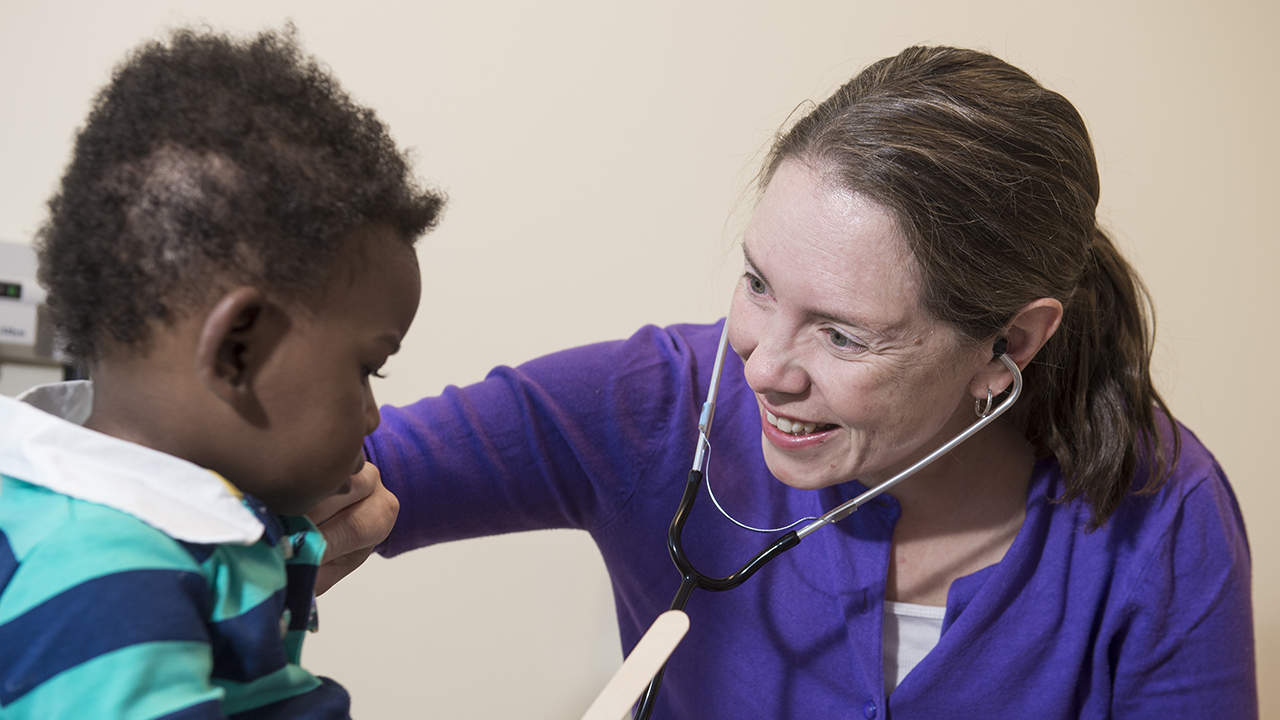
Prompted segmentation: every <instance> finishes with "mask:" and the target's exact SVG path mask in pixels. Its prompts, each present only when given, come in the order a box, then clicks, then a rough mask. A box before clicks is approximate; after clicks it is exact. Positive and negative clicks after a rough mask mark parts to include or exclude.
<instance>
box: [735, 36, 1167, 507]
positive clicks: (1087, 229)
mask: <svg viewBox="0 0 1280 720" xmlns="http://www.w3.org/2000/svg"><path fill="white" fill-rule="evenodd" d="M787 159H797V160H801V161H805V162H811V163H818V164H820V165H821V167H823V168H825V169H827V170H828V171H829V172H830V174H831V177H832V178H833V179H836V180H837V181H839V182H841V183H842V184H844V185H845V186H846V187H847V188H848V189H850V190H853V191H855V192H860V193H864V194H866V195H867V196H868V197H871V198H873V199H874V200H876V201H877V202H879V203H880V204H881V205H882V206H884V207H885V208H886V209H887V210H889V212H890V213H891V214H892V215H893V216H894V217H895V219H896V221H897V223H898V226H899V228H900V230H901V231H902V232H903V234H904V235H905V236H906V239H907V242H908V244H909V245H910V248H911V250H912V253H913V255H914V257H915V258H916V261H917V263H918V265H919V270H920V276H921V278H922V280H923V282H922V290H921V293H922V302H923V304H924V306H925V308H926V310H927V311H928V312H930V313H931V314H932V315H934V316H935V317H937V318H938V319H940V320H942V321H945V322H948V323H950V324H952V325H953V326H955V327H956V328H957V329H958V330H959V331H960V333H961V334H962V335H963V336H965V337H967V338H970V339H972V340H974V341H983V342H990V341H992V340H994V339H995V337H996V336H998V335H999V334H1000V333H1001V332H1002V331H1003V329H1004V328H1005V327H1006V326H1007V324H1008V323H1009V322H1010V321H1011V320H1012V319H1013V318H1014V316H1015V315H1016V314H1017V312H1018V311H1019V310H1020V309H1021V308H1022V307H1024V306H1025V305H1026V304H1027V303H1029V302H1031V301H1033V300H1036V299H1038V298H1042V297H1051V298H1056V299H1057V300H1059V301H1060V302H1062V304H1063V307H1064V315H1063V319H1062V324H1061V326H1060V327H1059V329H1058V332H1057V333H1056V334H1055V335H1054V336H1053V337H1052V338H1051V339H1050V340H1049V342H1048V343H1047V344H1046V345H1045V347H1044V348H1043V349H1042V350H1041V351H1040V352H1039V353H1038V354H1037V355H1036V357H1035V358H1034V359H1033V360H1032V362H1031V364H1030V365H1028V367H1027V369H1026V371H1025V381H1026V389H1025V390H1024V393H1025V394H1024V396H1023V398H1022V399H1021V400H1020V401H1019V402H1018V403H1017V404H1016V405H1015V406H1014V407H1013V408H1012V409H1011V410H1010V412H1009V416H1010V417H1011V418H1012V421H1013V422H1014V423H1016V424H1017V425H1018V427H1020V428H1021V429H1022V431H1023V432H1024V433H1025V435H1026V437H1027V439H1028V440H1029V441H1030V442H1031V443H1032V445H1033V446H1034V447H1035V449H1036V451H1037V453H1038V454H1039V455H1040V456H1042V457H1043V456H1053V457H1055V458H1056V459H1057V460H1058V462H1059V464H1060V465H1061V467H1062V472H1063V476H1064V477H1065V478H1066V490H1065V492H1064V494H1063V497H1062V499H1063V500H1064V501H1065V500H1070V499H1073V498H1076V497H1083V498H1085V500H1086V501H1087V502H1088V503H1089V504H1090V507H1091V509H1092V511H1093V515H1092V522H1091V526H1092V527H1097V526H1099V525H1101V524H1102V523H1103V522H1105V521H1106V519H1107V518H1108V517H1110V516H1111V514H1112V513H1113V512H1114V511H1115V510H1116V508H1117V507H1118V506H1119V505H1120V502H1121V501H1122V500H1123V498H1124V496H1125V494H1126V493H1127V492H1128V491H1129V489H1130V486H1131V485H1132V484H1133V483H1134V480H1135V477H1136V476H1137V475H1138V474H1139V466H1140V464H1145V463H1148V462H1152V461H1154V467H1153V468H1149V469H1148V470H1147V471H1145V474H1146V479H1145V481H1144V482H1143V483H1141V485H1142V489H1143V490H1144V491H1154V490H1155V489H1156V488H1157V487H1159V485H1160V484H1161V483H1162V482H1163V481H1164V480H1165V479H1166V477H1167V474H1168V472H1169V471H1170V470H1171V469H1172V465H1173V462H1175V461H1176V460H1174V459H1176V457H1177V455H1178V452H1179V450H1180V440H1179V437H1178V434H1177V432H1168V430H1169V429H1170V428H1171V426H1172V416H1171V415H1170V414H1169V411H1168V408H1167V407H1166V405H1165V403H1164V400H1163V399H1161V397H1160V395H1159V393H1157V392H1156V390H1155V387H1154V386H1153V384H1152V381H1151V375H1150V359H1151V349H1152V343H1153V321H1152V320H1151V319H1150V318H1151V305H1150V298H1149V296H1148V294H1147V291H1146V289H1145V287H1144V286H1143V285H1142V281H1141V280H1140V279H1139V278H1138V276H1137V274H1136V273H1135V272H1134V270H1133V268H1132V267H1130V265H1129V264H1128V262H1126V261H1125V259H1124V258H1123V257H1122V256H1121V255H1120V253H1119V251H1118V250H1117V249H1116V247H1115V245H1114V244H1113V243H1112V242H1111V239H1110V238H1108V237H1107V235H1106V234H1105V233H1104V232H1103V231H1102V230H1101V229H1100V228H1099V227H1098V225H1097V220H1096V216H1095V211H1096V209H1097V205H1098V196H1099V181H1098V170H1097V163H1096V161H1095V159H1094V154H1093V146H1092V143H1091V142H1090V140H1089V133H1088V131H1087V130H1086V129H1085V124H1084V120H1083V119H1082V118H1081V117H1080V114H1079V113H1078V112H1076V109H1075V108H1074V107H1073V106H1072V105H1071V103H1070V102H1068V101H1067V99H1066V98H1064V97H1062V96H1061V95H1059V94H1058V93H1056V92H1053V91H1051V90H1048V89H1046V88H1044V87H1042V86H1041V85H1040V84H1039V83H1037V82H1036V81H1035V79H1033V78H1032V77H1031V76H1030V75H1028V74H1027V73H1025V72H1023V71H1022V70H1019V69H1018V68H1015V67H1013V66H1012V65H1009V64H1008V63H1006V62H1004V61H1003V60H1000V59H998V58H995V57H992V56H991V55H988V54H985V53H981V52H977V51H973V50H962V49H956V48H948V47H912V48H908V49H906V50H904V51H902V52H901V53H900V54H898V55H897V56H895V57H891V58H887V59H885V60H881V61H879V62H877V63H875V64H873V65H871V66H870V67H868V68H867V69H865V70H864V71H863V72H861V73H859V74H858V75H857V76H856V77H854V78H853V79H852V80H850V81H849V82H848V83H846V84H845V85H844V86H843V87H841V88H840V89H839V90H838V91H836V93H835V94H834V95H832V96H831V97H830V98H828V99H827V100H825V101H823V102H822V103H821V104H820V105H818V107H817V108H815V109H814V110H813V111H812V112H810V113H809V114H808V115H806V116H805V117H803V118H801V119H800V120H799V121H798V122H796V123H795V124H794V125H793V126H792V127H791V128H790V129H788V130H787V131H786V132H784V133H782V134H781V135H780V137H779V138H778V139H777V141H776V142H775V143H774V146H773V148H772V150H771V151H770V153H769V156H768V158H767V160H766V162H765V167H764V169H763V171H762V174H761V183H760V187H761V188H763V187H764V186H765V185H767V184H768V181H769V180H770V179H771V178H772V177H773V174H774V172H775V171H776V170H777V168H778V166H779V165H780V164H781V163H782V162H783V161H784V160H787ZM1157 406H1158V407H1159V408H1160V409H1161V410H1162V411H1163V413H1164V418H1163V419H1162V424H1164V423H1167V424H1168V425H1167V427H1166V428H1165V429H1164V430H1162V429H1161V428H1160V427H1159V426H1158V425H1157V417H1158V415H1157V413H1156V411H1155V408H1156V407H1157ZM1170 441H1172V445H1173V448H1172V453H1169V452H1168V449H1169V448H1168V447H1167V446H1168V445H1169V443H1170Z"/></svg>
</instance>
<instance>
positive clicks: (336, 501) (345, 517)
mask: <svg viewBox="0 0 1280 720" xmlns="http://www.w3.org/2000/svg"><path fill="white" fill-rule="evenodd" d="M399 514H400V501H399V500H397V499H396V496H395V495H392V494H391V491H390V490H388V489H387V488H386V487H384V486H383V484H382V473H379V472H378V468H376V467H374V466H373V465H372V464H371V463H367V462H366V463H365V464H364V466H363V467H361V468H360V472H358V473H356V474H355V475H352V476H351V489H350V490H348V491H347V492H345V493H343V494H342V495H335V496H333V497H331V498H329V499H328V500H325V501H324V502H322V503H320V504H319V505H316V506H315V507H314V508H312V509H311V512H309V513H307V517H309V518H311V521H312V522H314V523H315V524H316V525H317V526H318V527H319V528H320V531H321V532H322V533H324V539H325V542H326V544H327V548H326V549H325V551H324V558H323V560H322V562H321V565H320V567H319V570H318V572H317V574H316V594H317V595H319V594H321V593H323V592H324V591H326V590H328V589H329V588H331V587H333V585H334V584H335V583H337V582H338V581H339V580H341V579H342V578H344V577H346V576H347V575H348V574H349V573H351V571H353V570H355V569H356V568H358V567H360V565H361V564H362V563H364V561H365V560H367V559H368V558H369V555H370V554H372V553H373V549H374V547H376V546H377V545H378V543H380V542H382V541H383V540H386V539H387V535H389V534H391V527H392V526H393V525H395V524H396V516H397V515H399Z"/></svg>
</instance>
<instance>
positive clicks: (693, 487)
mask: <svg viewBox="0 0 1280 720" xmlns="http://www.w3.org/2000/svg"><path fill="white" fill-rule="evenodd" d="M728 341H729V323H728V322H727V321H726V322H725V326H724V330H723V331H722V332H721V333H720V344H719V345H718V347H717V348H716V359H715V364H714V365H713V367H712V370H711V384H710V387H709V388H708V389H707V401H706V402H705V403H703V404H702V413H701V415H700V416H699V418H698V445H697V449H696V450H695V451H694V456H693V468H692V469H691V470H690V471H689V478H688V480H686V481H685V487H684V494H683V495H682V496H681V498H680V507H679V508H678V509H677V510H676V514H675V517H673V518H672V519H671V525H670V527H669V528H668V529H667V550H668V552H669V553H670V554H671V560H672V562H674V563H675V565H676V569H678V570H679V571H680V576H681V578H680V588H679V589H678V590H677V591H676V596H675V598H674V599H673V600H672V601H671V607H670V609H671V610H684V608H685V605H686V604H687V603H688V602H689V596H690V595H691V594H693V590H694V589H695V588H702V589H704V590H711V591H716V592H723V591H725V590H732V589H733V588H736V587H738V586H739V585H741V584H742V583H744V582H746V581H747V580H748V579H749V578H750V577H751V576H752V575H754V574H755V573H756V571H757V570H759V569H760V568H762V567H764V566H765V565H766V564H767V563H769V562H770V561H772V560H773V559H774V558H776V557H778V556H779V555H781V554H782V553H784V552H786V551H788V550H790V549H791V548H793V547H795V546H797V545H799V544H800V541H801V540H803V539H804V538H805V537H807V536H808V535H810V534H812V533H813V532H814V531H816V530H818V529H819V528H822V527H825V526H827V525H830V524H831V523H834V522H837V521H839V520H843V519H844V518H846V517H848V516H849V515H851V514H853V513H854V512H856V511H857V509H858V508H860V507H862V506H863V505H865V504H867V503H868V502H870V501H871V500H872V499H874V498H875V497H876V496H878V495H880V494H881V493H883V492H885V491H887V490H889V489H890V488H892V487H893V486H895V485H897V484H898V483H900V482H902V481H903V480H906V479H907V478H909V477H911V476H912V475H915V474H916V473H917V472H920V471H921V470H923V469H924V468H925V467H927V466H928V465H930V464H932V463H933V462H934V461H936V460H937V459H938V458H940V457H942V456H943V455H945V454H947V453H948V452H950V451H951V450H953V449H954V448H955V447H956V446H957V445H959V444H960V443H962V442H964V441H965V440H968V439H969V438H970V437H973V435H974V434H975V433H977V432H978V431H979V430H981V429H982V428H984V427H986V426H987V425H990V424H991V423H992V422H995V420H996V418H998V417H1000V416H1001V415H1003V414H1004V412H1005V411H1006V410H1008V409H1009V408H1010V407H1012V406H1013V403H1014V402H1015V401H1017V399H1018V396H1019V395H1021V394H1022V372H1021V371H1020V370H1019V369H1018V365H1017V363H1015V362H1013V360H1012V359H1010V358H1009V356H1008V355H1007V354H1005V353H1004V352H1000V354H999V356H998V357H999V360H1000V362H1001V363H1003V364H1004V366H1005V368H1006V369H1007V370H1009V372H1010V373H1012V375H1013V385H1012V387H1011V388H1010V390H1009V395H1008V397H1006V398H1005V399H1004V401H1003V402H1001V403H1000V404H999V405H998V406H996V407H995V408H994V409H993V410H992V411H991V412H990V413H988V414H987V415H985V416H983V417H981V418H979V419H978V420H977V422H974V423H972V424H970V425H969V427H967V428H965V429H964V430H963V431H961V432H960V433H958V434H957V435H956V436H955V437H953V438H951V439H950V440H948V441H947V442H945V443H943V444H942V445H940V446H939V447H938V448H937V449H935V450H934V451H933V452H931V453H929V454H928V455H926V456H924V457H923V458H921V459H920V460H918V461H916V462H915V463H913V464H912V465H911V466H910V467H908V468H906V469H905V470H902V471H901V472H899V473H898V474H896V475H894V476H893V477H891V478H889V479H888V480H885V481H884V482H882V483H880V484H878V485H876V486H874V487H872V488H870V489H868V490H867V491H866V492H863V493H862V494H860V495H858V496H857V497H855V498H853V499H852V500H849V501H848V502H845V503H843V504H841V505H839V506H838V507H835V508H833V509H832V510H830V511H828V512H827V513H825V514H823V515H822V516H821V517H818V518H817V519H815V520H814V521H813V522H811V523H809V524H808V525H805V526H804V527H802V528H800V529H799V530H792V531H790V532H788V533H786V534H785V535H783V536H782V537H780V538H778V539H777V540H776V541H775V542H774V543H773V544H772V545H770V546H769V547H766V548H765V549H764V550H761V551H760V552H759V553H757V554H756V555H755V557H753V558H751V559H750V560H748V561H747V562H746V564H744V565H743V566H742V567H741V568H739V569H738V571H737V572H735V573H733V574H732V575H729V576H727V577H722V578H717V577H710V576H708V575H704V574H703V573H701V572H699V571H698V569H697V568H695V567H694V566H693V562H692V561H691V560H690V559H689V557H688V555H686V554H685V551H684V545H683V542H682V540H681V535H682V533H683V532H684V526H685V523H686V522H687V521H688V520H689V514H690V513H691V512H692V510H693V503H694V501H695V500H696V499H697V498H698V491H699V490H700V489H701V486H702V480H703V476H704V468H705V463H706V462H707V451H708V450H709V449H710V441H709V440H708V439H707V438H708V436H709V433H710V432H711V420H712V418H713V417H714V415H715V403H716V395H717V393H718V390H719V387H720V375H721V372H722V371H723V370H724V358H725V354H726V352H727V349H728V345H729V342H728ZM665 672H666V666H665V665H664V666H663V668H662V669H661V670H659V671H658V672H657V674H655V675H654V676H653V680H652V681H651V682H650V683H649V688H648V690H646V691H645V694H644V697H643V698H641V700H640V704H639V705H638V706H637V708H636V712H635V715H634V716H633V720H648V717H649V715H650V714H651V713H652V712H653V705H654V702H655V700H656V699H657V696H658V688H659V687H661V685H662V676H663V674H664V673H665Z"/></svg>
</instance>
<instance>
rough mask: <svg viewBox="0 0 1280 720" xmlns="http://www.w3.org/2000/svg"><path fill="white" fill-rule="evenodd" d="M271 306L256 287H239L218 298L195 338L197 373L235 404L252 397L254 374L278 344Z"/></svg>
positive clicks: (201, 379)
mask: <svg viewBox="0 0 1280 720" xmlns="http://www.w3.org/2000/svg"><path fill="white" fill-rule="evenodd" d="M269 314H270V306H269V305H268V303H267V301H266V298H265V297H264V296H263V295H262V293H261V292H260V291H259V290H258V289H257V288H252V287H238V288H235V289H234V290H231V291H230V292H228V293H227V294H225V295H223V296H222V297H221V298H219V299H218V300H217V302H215V303H214V304H213V305H212V307H210V309H209V311H208V313H207V314H206V315H205V317H204V322H203V324H202V325H201V327H200V337H199V339H198V340H197V342H196V354H195V364H196V367H195V371H196V377H197V378H199V380H200V382H201V383H202V384H203V385H204V386H205V387H206V388H208V389H209V391H210V392H212V393H213V394H214V395H216V396H218V397H219V398H221V399H222V400H223V401H225V402H227V403H230V404H231V405H233V406H235V407H236V408H242V407H243V406H244V404H245V403H246V402H247V401H250V400H251V399H252V397H253V383H252V380H253V377H254V375H255V374H256V373H257V371H258V370H259V369H260V368H261V366H262V364H263V363H264V362H265V361H266V359H267V358H268V357H269V355H270V350H271V348H272V347H274V345H275V344H276V339H277V332H278V331H277V330H276V329H274V328H272V327H271V326H272V325H274V324H276V323H272V322H270V321H269V319H268V317H267V316H268V315H269Z"/></svg>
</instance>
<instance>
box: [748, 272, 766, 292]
mask: <svg viewBox="0 0 1280 720" xmlns="http://www.w3.org/2000/svg"><path fill="white" fill-rule="evenodd" d="M745 277H746V278H747V287H748V288H750V290H751V292H753V293H755V294H756V295H763V294H765V292H766V291H767V290H768V288H766V287H765V286H764V281H763V280H761V279H760V278H758V277H756V276H755V275H752V274H751V273H747V274H746V276H745Z"/></svg>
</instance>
